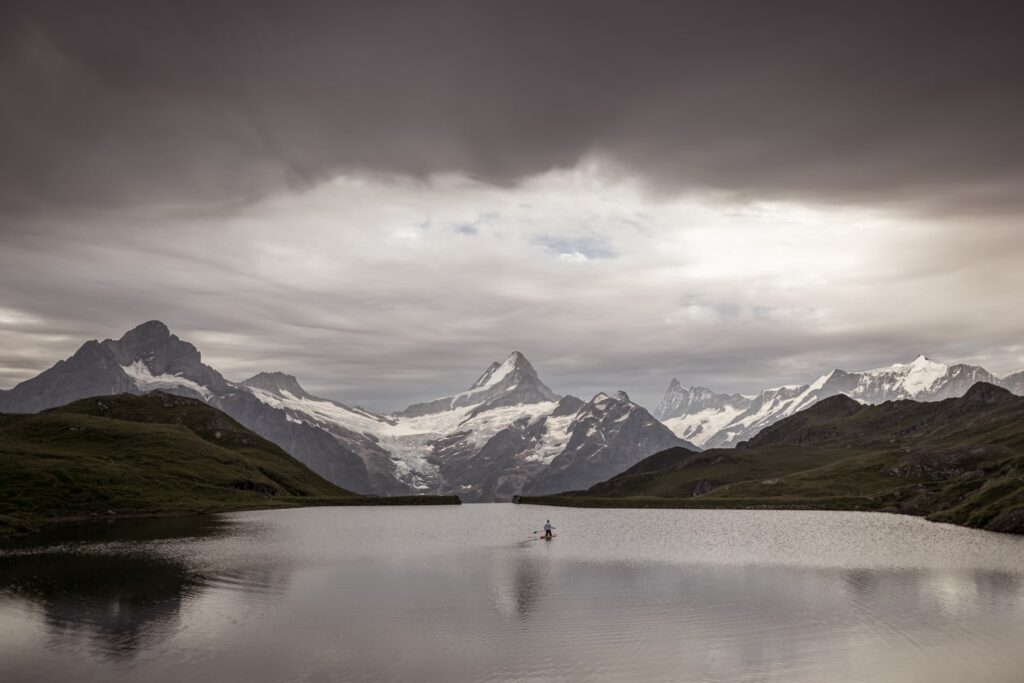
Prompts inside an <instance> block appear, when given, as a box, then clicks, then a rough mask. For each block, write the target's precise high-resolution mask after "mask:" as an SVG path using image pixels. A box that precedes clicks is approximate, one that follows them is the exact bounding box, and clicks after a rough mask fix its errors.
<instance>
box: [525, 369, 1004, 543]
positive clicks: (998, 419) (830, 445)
mask: <svg viewBox="0 0 1024 683" xmlns="http://www.w3.org/2000/svg"><path fill="white" fill-rule="evenodd" d="M521 502H527V503H544V504H556V505H577V506H594V507H728V508H779V509H784V508H790V509H794V508H796V509H846V510H880V511H889V512H900V513H906V514H915V515H925V516H927V517H928V518H929V519H933V520H936V521H943V522H952V523H955V524H963V525H967V526H973V527H980V528H985V529H991V530H995V531H1008V532H1014V533H1024V398H1022V397H1018V396H1014V395H1013V394H1011V393H1009V392H1008V391H1006V390H1004V389H1001V388H999V387H996V386H993V385H991V384H985V383H978V384H976V385H974V387H972V388H971V389H970V391H968V392H967V394H965V395H964V396H963V397H961V398H954V399H947V400H945V401H939V402H934V403H919V402H915V401H892V402H887V403H884V404H881V405H875V406H865V405H861V404H859V403H857V402H856V401H853V400H852V399H849V398H847V397H845V396H834V397H832V398H829V399H827V400H824V401H822V402H821V403H819V404H817V405H815V406H813V407H811V408H809V409H807V410H805V411H803V412H800V413H797V414H796V415H793V416H792V417H789V418H786V419H785V420H782V421H780V422H778V423H776V424H774V425H772V426H770V427H768V428H766V429H764V430H763V431H762V432H761V433H760V434H758V435H757V436H756V437H754V438H753V439H751V440H750V441H748V442H745V443H743V444H740V446H739V447H737V448H736V449H716V450H710V451H705V452H702V453H694V452H692V451H688V450H686V449H681V448H676V449H671V450H668V451H662V452H661V453H657V454H655V455H652V456H651V457H649V458H647V459H646V460H643V461H641V462H640V463H638V464H637V465H635V466H634V467H632V468H630V469H629V470H626V471H625V472H623V473H621V474H619V475H617V476H615V477H613V478H611V479H609V480H607V481H605V482H602V483H600V484H597V485H595V486H593V487H591V488H590V489H589V490H587V491H578V492H569V493H564V494H560V495H558V496H546V497H538V498H524V499H522V500H521Z"/></svg>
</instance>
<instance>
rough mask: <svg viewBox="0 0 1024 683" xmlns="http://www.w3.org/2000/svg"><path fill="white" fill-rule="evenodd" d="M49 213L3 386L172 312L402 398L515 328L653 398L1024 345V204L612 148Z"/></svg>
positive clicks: (377, 401)
mask: <svg viewBox="0 0 1024 683" xmlns="http://www.w3.org/2000/svg"><path fill="white" fill-rule="evenodd" d="M50 220H52V221H54V222H51V223H48V224H46V225H32V226H30V227H31V228H32V230H31V233H28V232H26V233H25V234H31V237H30V238H26V239H24V240H22V241H20V242H12V243H8V244H5V245H4V249H3V250H2V251H0V291H3V292H4V294H5V303H4V308H3V309H2V311H0V348H2V349H4V350H3V351H2V352H0V386H4V387H6V386H10V385H13V384H14V383H15V382H17V381H20V380H22V379H25V378H27V377H29V376H32V375H34V374H36V373H38V372H39V371H41V370H43V369H45V368H47V367H49V366H50V365H52V364H53V362H55V361H56V360H57V359H59V358H64V357H67V356H68V355H70V354H71V353H73V352H74V351H75V349H76V348H77V347H78V346H79V345H80V344H81V343H82V341H84V340H85V339H89V338H94V337H98V338H105V337H117V336H120V334H121V333H122V332H124V331H125V330H127V329H129V328H130V327H133V326H134V325H136V324H138V323H140V322H142V321H145V320H149V319H153V318H157V319H161V320H163V321H164V322H166V323H167V324H168V325H169V326H170V327H171V329H172V331H174V332H175V333H176V334H178V335H179V336H181V337H182V338H184V339H188V340H190V341H193V342H194V343H196V344H197V346H198V347H199V348H200V350H201V351H203V353H204V357H205V359H206V360H207V361H208V362H210V363H211V364H212V365H213V366H214V367H216V368H218V369H219V370H221V371H222V372H224V373H225V374H226V375H227V376H228V377H229V379H236V380H237V379H242V378H244V377H247V376H250V375H252V374H254V373H256V372H258V371H273V370H282V371H286V372H289V373H290V374H294V375H297V376H298V378H299V380H300V381H301V382H302V384H303V385H304V386H306V387H307V388H308V389H309V390H310V391H312V392H314V393H316V394H318V395H321V396H327V397H330V398H334V399H337V400H340V401H343V402H345V403H347V404H349V405H355V404H362V405H365V406H366V407H368V408H371V409H374V410H378V411H382V412H388V411H392V410H396V409H400V408H402V407H404V406H406V405H408V404H410V403H412V402H415V401H417V400H425V399H429V398H431V397H434V396H441V395H451V394H454V393H457V392H458V391H462V390H464V389H465V387H466V386H468V385H469V384H470V383H471V382H472V381H473V379H474V378H475V377H478V376H479V374H480V372H481V371H482V370H483V369H484V368H486V367H487V365H488V364H489V363H490V362H491V360H492V359H494V358H503V357H505V356H506V355H507V354H508V352H509V351H511V350H513V349H519V350H521V351H523V353H524V354H525V355H526V356H527V357H528V358H529V359H530V361H531V362H532V363H533V365H534V366H535V367H536V369H537V371H538V372H539V374H540V376H541V378H542V379H543V380H544V382H545V383H546V384H548V385H549V386H551V387H552V389H553V390H555V391H556V392H559V393H574V394H577V395H579V396H583V397H584V398H586V397H589V396H593V395H594V394H595V393H596V392H597V391H600V390H604V391H608V392H611V391H614V390H617V389H625V390H627V391H629V393H630V394H631V395H632V396H633V397H634V399H636V400H638V402H640V403H641V404H643V405H647V406H651V407H653V406H654V405H656V404H657V402H658V400H659V399H660V397H661V394H662V392H663V391H664V388H665V386H666V385H667V384H668V381H669V379H671V378H672V377H673V376H674V377H678V378H679V379H680V381H682V382H683V383H684V384H700V385H703V386H708V387H710V388H712V389H714V390H717V391H742V392H745V393H754V392H756V391H758V390H760V389H762V388H763V387H765V386H775V385H778V384H789V383H804V382H809V381H812V380H813V379H814V378H816V377H818V376H820V375H821V374H822V373H823V372H825V371H827V370H829V369H831V368H833V367H837V366H838V367H846V368H849V369H859V368H864V367H874V366H884V365H889V364H891V363H893V362H896V361H903V362H907V361H909V360H911V359H913V358H914V357H915V356H916V355H917V353H920V352H926V353H928V354H929V356H930V357H933V358H936V359H940V360H942V361H945V362H959V361H965V362H978V363H981V364H984V365H986V366H987V367H988V368H989V369H990V370H992V371H994V372H997V373H1007V372H1010V371H1014V370H1017V369H1020V368H1024V351H1022V348H1024V347H1022V346H1021V344H1020V339H1021V338H1022V337H1024V322H1022V321H1021V320H1020V319H1019V316H1018V317H1014V318H1013V319H1012V320H1011V319H1009V318H1008V317H1007V312H1008V311H1013V310H1016V307H1017V306H1018V304H1019V302H1017V301H1016V298H1017V296H1016V293H1018V292H1020V291H1024V271H1022V269H1020V268H1019V263H1020V260H1019V259H1020V258H1021V255H1022V251H1024V247H1022V240H1021V239H1020V238H1019V232H1013V230H1012V227H1013V226H1008V225H1005V226H1004V225H999V224H995V223H993V224H990V225H985V226H981V227H982V228H984V229H980V228H979V226H966V227H965V226H963V225H960V224H952V223H943V222H937V221H936V220H935V219H924V218H915V217H913V216H910V215H905V214H901V213H899V212H898V211H896V209H895V208H890V209H889V210H888V211H885V210H881V209H874V210H868V209H865V208H862V207H855V206H850V207H843V206H811V205H798V204H787V203H780V202H770V203H766V202H758V201H741V200H737V199H735V198H733V199H726V198H722V197H709V196H703V195H689V196H673V197H666V196H658V195H652V194H650V193H649V192H648V191H646V190H645V189H644V187H643V186H642V185H641V184H640V183H639V182H638V181H636V180H635V179H634V178H632V177H631V176H629V175H628V174H625V173H623V172H621V171H619V170H617V169H615V168H612V167H610V166H608V165H607V164H604V163H601V162H598V161H593V160H591V161H588V162H585V163H581V164H580V165H579V166H577V167H574V168H569V169H558V170H553V171H550V172H547V173H544V174H540V175H536V176H533V177H530V178H527V179H526V180H524V181H522V182H520V183H519V184H517V185H514V186H495V185H489V184H485V183H482V182H478V181H475V180H473V179H472V178H468V177H465V176H461V175H440V176H434V177H430V178H428V179H425V180H415V179H410V178H406V177H399V176H357V175H353V176H343V177H339V178H337V179H335V180H333V181H331V182H328V183H325V184H323V185H321V186H319V187H317V188H315V189H313V190H310V191H307V192H304V193H299V194H293V195H287V196H278V197H276V198H273V199H269V200H266V201H263V202H260V203H258V204H254V205H249V206H244V207H239V208H235V209H231V210H230V211H227V210H223V211H217V212H210V213H203V212H197V211H183V210H175V209H170V208H164V209H154V208H149V209H147V210H122V211H116V212H115V211H110V212H102V213H82V214H80V215H77V216H75V217H74V220H73V221H72V220H71V219H67V220H66V221H65V222H63V223H61V222H56V219H50ZM967 227H970V228H972V229H974V232H972V233H971V234H972V235H973V237H972V238H971V239H970V240H966V239H964V237H963V235H964V234H965V232H964V231H965V230H966V229H967ZM25 262H32V263H35V264H36V266H35V267H34V268H33V269H32V271H31V272H29V271H27V270H26V269H24V268H20V267H18V266H19V264H21V263H25ZM126 283H130V286H126ZM38 292H44V293H45V294H46V295H45V296H38V295H36V294H35V293H38ZM72 292H73V293H74V294H75V296H74V297H69V296H67V295H68V294H69V293H72ZM964 330H970V331H971V334H970V340H968V341H965V336H964Z"/></svg>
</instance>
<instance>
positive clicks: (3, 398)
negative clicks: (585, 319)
mask: <svg viewBox="0 0 1024 683" xmlns="http://www.w3.org/2000/svg"><path fill="white" fill-rule="evenodd" d="M155 389H159V390H161V391H164V392H168V393H172V394H177V395H182V396H187V397H191V398H197V399H200V400H202V401H204V402H206V403H208V404H209V405H212V406H214V407H216V408H218V409H220V410H222V411H224V412H225V413H227V414H228V415H230V416H232V417H233V418H235V419H236V420H238V421H239V422H240V423H241V424H242V425H244V426H246V427H247V428H249V429H251V430H253V431H254V432H256V433H257V434H259V435H260V436H262V437H264V438H266V439H268V440H270V441H272V442H274V443H276V444H277V445H279V446H280V447H281V448H283V449H284V450H286V451H288V452H289V453H291V454H292V455H293V456H295V457H296V458H297V459H298V460H300V461H301V462H303V463H304V464H306V465H307V466H308V467H310V469H312V470H313V471H314V472H317V473H318V474H320V475H321V476H323V477H325V478H326V479H328V480H329V481H332V482H334V483H336V484H338V485H339V486H343V487H344V488H346V489H349V490H352V491H357V492H360V493H376V494H385V495H391V494H407V493H456V494H458V495H459V496H460V498H462V499H463V500H465V501H483V500H505V499H510V498H511V497H512V496H513V495H515V494H518V493H536V494H543V493H551V492H555V491H559V490H564V489H567V488H586V487H587V486H590V485H591V484H594V483H597V482H599V481H602V480H603V479H607V478H608V477H610V476H612V475H614V474H616V473H618V472H621V471H622V470H624V469H627V468H628V467H630V466H632V465H633V464H635V463H636V462H638V461H640V460H641V459H643V458H644V457H646V456H648V455H650V454H652V453H655V452H657V451H660V450H664V449H666V448H671V447H675V446H687V447H690V448H693V449H696V448H697V447H696V446H695V445H694V444H692V443H689V442H687V441H686V440H684V439H682V438H680V437H677V436H676V435H675V434H673V433H672V432H671V431H670V430H669V429H668V428H667V427H665V425H663V424H662V423H660V422H659V421H658V420H656V419H655V418H654V417H653V416H652V415H651V414H650V413H648V412H647V411H646V410H645V409H644V408H642V407H640V406H639V405H637V404H636V403H634V402H632V401H631V400H630V399H629V397H628V396H627V395H626V394H625V393H624V392H621V391H620V392H616V393H614V394H611V395H609V394H605V393H599V394H597V395H596V396H594V397H593V398H592V399H591V400H590V401H583V400H581V399H579V398H576V397H574V396H564V397H562V396H559V395H557V394H555V393H554V392H553V391H552V390H551V389H549V388H548V387H547V386H546V385H545V384H544V383H543V382H542V381H541V380H540V378H539V377H538V376H537V373H536V371H535V370H534V368H533V366H532V365H531V364H530V362H529V361H528V360H527V359H526V357H525V356H523V355H522V354H521V353H518V352H514V353H512V354H510V355H509V356H508V358H506V359H505V360H504V361H503V362H500V363H499V362H495V363H492V364H491V365H490V367H488V368H487V369H486V370H485V371H484V373H483V374H482V375H481V376H480V377H479V379H477V381H476V382H474V383H473V384H472V385H471V386H470V387H469V388H468V389H467V390H466V391H463V392H460V393H458V394H455V395H454V396H446V397H443V398H438V399H434V400H432V401H428V402H425V403H419V404H415V405H412V406H410V407H409V408H407V409H405V410H403V411H400V412H398V413H396V414H394V415H378V414H375V413H373V412H370V411H367V410H363V409H361V408H358V407H350V406H347V405H345V404H343V403H339V402H337V401H331V400H328V399H324V398H319V397H316V396H313V395H311V394H309V393H308V392H307V391H305V390H304V389H303V388H302V386H301V385H300V384H299V382H298V380H297V379H296V378H295V377H293V376H291V375H287V374H284V373H281V372H265V373H260V374H257V375H255V376H253V377H250V378H249V379H247V380H245V381H242V382H232V381H229V380H227V379H225V378H224V376H223V375H221V374H220V373H219V372H217V371H216V370H215V369H213V368H211V367H210V366H208V365H205V364H203V362H202V358H201V355H200V353H199V351H198V349H196V347H195V346H193V345H192V344H190V343H188V342H186V341H183V340H181V339H179V338H178V337H177V336H175V335H173V334H171V332H170V330H168V329H167V326H166V325H164V324H163V323H161V322H158V321H150V322H148V323H145V324H143V325H140V326H138V327H136V328H135V329H133V330H130V331H129V332H127V333H125V334H124V335H123V336H122V337H121V338H120V339H118V340H111V339H108V340H105V341H102V342H100V341H90V342H87V343H85V344H84V345H83V346H82V347H81V348H80V349H79V350H78V351H77V352H76V353H75V354H74V355H73V356H72V357H71V358H68V359H67V360H63V361H60V362H58V363H57V364H56V365H54V366H53V367H52V368H50V369H49V370H46V371H45V372H43V373H41V374H40V375H38V376H36V377H34V378H32V379H29V380H26V381H25V382H22V383H21V384H18V385H17V386H16V387H14V388H13V389H10V390H7V391H0V412H8V413H32V412H38V411H40V410H44V409H47V408H51V407H55V406H60V405H64V404H66V403H70V402H71V401H75V400H79V399H82V398H86V397H91V396H102V395H109V394H121V393H135V394H139V393H146V392H149V391H152V390H155Z"/></svg>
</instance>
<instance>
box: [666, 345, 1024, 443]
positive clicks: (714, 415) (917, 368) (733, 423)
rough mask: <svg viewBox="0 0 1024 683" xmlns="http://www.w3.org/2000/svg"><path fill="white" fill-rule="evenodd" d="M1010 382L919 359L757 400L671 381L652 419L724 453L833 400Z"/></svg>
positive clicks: (832, 376) (926, 396)
mask: <svg viewBox="0 0 1024 683" xmlns="http://www.w3.org/2000/svg"><path fill="white" fill-rule="evenodd" d="M1015 377H1016V376H1010V377H1007V378H1006V379H1005V380H1000V379H999V378H998V377H996V376H994V375H992V374H991V373H990V372H988V371H987V370H985V369H984V368H981V367H978V366H973V365H946V364H944V363H939V362H936V361H933V360H931V359H929V358H927V357H926V356H924V355H920V356H918V357H917V358H915V359H914V360H912V361H911V362H909V363H894V364H893V365H889V366H886V367H883V368H876V369H874V370H865V371H862V372H845V371H843V370H839V369H835V370H832V371H831V372H828V373H826V374H824V375H822V376H821V377H819V378H818V379H817V380H815V381H814V382H812V383H810V384H800V385H789V386H783V387H776V388H773V389H766V390H764V391H762V392H760V393H759V394H757V395H756V396H741V395H739V394H716V393H714V392H712V391H710V390H708V389H704V388H702V387H690V388H689V389H686V388H684V387H683V386H682V385H681V384H680V383H679V382H678V381H677V380H675V379H673V380H672V382H671V383H670V384H669V387H668V390H667V391H666V393H665V397H664V399H663V400H662V402H661V404H660V405H659V407H658V412H657V413H656V415H657V416H658V417H659V418H660V419H662V420H663V421H664V422H665V424H666V425H668V426H669V428H671V429H672V431H673V432H675V433H676V434H677V435H679V436H680V437H683V438H686V439H689V440H691V441H693V442H694V443H696V444H697V445H699V446H701V447H703V448H727V447H731V446H735V445H736V444H737V443H739V442H741V441H745V440H747V439H749V438H750V437H752V436H753V435H755V434H757V433H758V432H759V431H760V430H762V429H764V428H765V427H767V426H768V425H770V424H773V423H775V422H777V421H779V420H781V419H782V418H785V417H789V416H790V415H792V414H794V413H796V412H798V411H800V410H804V409H805V408H808V407H810V406H812V405H814V404H815V403H817V402H818V401H820V400H822V399H824V398H828V397H829V396H835V395H837V394H846V395H847V396H850V397H851V398H854V399H856V400H858V401H861V402H862V403H882V402H884V401H892V400H899V399H913V400H918V401H939V400H942V399H945V398H953V397H957V396H962V395H963V394H964V393H966V392H967V390H968V389H969V388H970V387H971V386H973V385H974V384H975V383H976V382H990V383H993V384H1003V386H1006V388H1008V389H1010V390H1011V391H1015V390H1016V391H1020V390H1021V389H1024V386H1017V385H1018V384H1020V383H1019V382H1017V381H1016V379H1015Z"/></svg>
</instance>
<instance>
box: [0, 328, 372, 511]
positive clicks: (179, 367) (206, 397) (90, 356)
mask: <svg viewBox="0 0 1024 683" xmlns="http://www.w3.org/2000/svg"><path fill="white" fill-rule="evenodd" d="M139 377H143V378H155V379H154V380H153V381H152V383H151V384H150V383H149V382H150V380H149V379H144V380H139V379H138V378H139ZM154 388H158V389H160V390H162V391H166V392H169V393H173V394H178V395H181V396H187V397H189V398H198V399H201V400H203V401H206V402H207V403H209V404H210V405H212V406H214V407H216V408H218V409H220V410H223V411H224V412H225V413H227V414H228V415H230V416H231V417H233V418H234V419H236V420H238V421H239V422H240V423H242V425H243V426H245V427H246V428H248V429H251V430H252V431H254V432H256V433H257V434H259V435H260V436H262V437H263V438H265V439H267V440H269V441H272V442H274V443H276V444H277V445H278V446H280V447H281V448H283V449H284V450H285V451H287V452H288V453H290V454H291V455H292V456H293V457H295V458H296V459H297V460H299V461H300V462H302V463H303V464H305V465H306V466H307V467H309V468H310V469H312V470H313V471H314V472H316V473H317V474H319V475H320V476H322V477H324V478H325V479H327V480H328V481H331V482H334V483H335V484H338V485H339V486H342V487H343V488H346V489H349V490H351V491H355V492H357V493H370V492H372V491H373V490H374V487H373V484H372V483H371V480H370V476H369V473H368V472H367V469H366V466H365V464H364V463H363V461H362V460H361V459H360V458H359V457H358V456H357V455H356V454H355V453H353V452H352V451H351V450H350V449H349V448H347V447H346V445H345V444H344V443H341V442H340V441H338V440H337V439H332V438H331V437H330V435H328V434H326V433H324V432H322V431H320V430H317V429H315V428H312V427H310V426H308V425H303V424H296V423H294V422H291V421H289V420H288V418H287V415H286V413H285V412H284V411H283V410H277V409H275V408H273V407H270V406H267V405H265V404H263V403H261V402H260V401H259V400H257V399H256V398H255V397H254V396H253V395H252V394H251V393H250V392H248V391H247V390H246V389H245V388H244V387H240V386H238V385H234V384H232V383H230V382H228V381H227V380H225V379H224V377H223V376H222V375H221V374H220V373H219V372H217V371H216V370H214V369H213V368H211V367H210V366H208V365H204V364H203V362H202V356H201V355H200V353H199V351H198V349H196V347H195V346H193V345H192V344H189V343H188V342H184V341H182V340H181V339H179V338H178V337H177V336H175V335H173V334H171V333H170V330H168V329H167V326H166V325H164V324H163V323H161V322H159V321H155V320H154V321H150V322H147V323H143V324H142V325H139V326H138V327H136V328H135V329H133V330H130V331H128V332H126V333H125V334H124V336H122V337H121V338H120V339H118V340H116V341H115V340H111V339H107V340H106V341H103V342H98V341H90V342H86V343H85V344H84V345H82V347H81V348H80V349H79V350H78V351H77V352H76V353H75V355H74V356H72V357H71V358H69V359H67V360H63V361H60V362H58V363H57V364H56V365H54V366H53V367H52V368H50V369H49V370H47V371H45V372H43V373H41V374H40V375H38V376H37V377H34V378H32V379H30V380H27V381H25V382H22V383H21V384H19V385H17V386H16V387H14V388H13V389H11V390H9V391H5V392H3V393H2V394H0V412H11V413H30V412H38V411H41V410H45V409H47V408H53V407H56V406H61V405H65V404H67V403H70V402H72V401H77V400H79V399H82V398H88V397H90V396H105V395H110V394H121V393H134V394H140V393H147V392H148V391H150V390H152V389H154Z"/></svg>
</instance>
